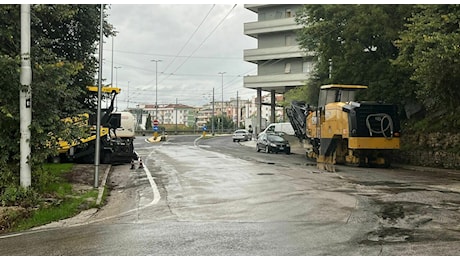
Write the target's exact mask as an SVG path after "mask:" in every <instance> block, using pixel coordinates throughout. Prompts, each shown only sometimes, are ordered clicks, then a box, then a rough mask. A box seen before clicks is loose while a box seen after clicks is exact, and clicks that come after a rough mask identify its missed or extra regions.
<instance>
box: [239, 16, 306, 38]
mask: <svg viewBox="0 0 460 260" xmlns="http://www.w3.org/2000/svg"><path fill="white" fill-rule="evenodd" d="M300 28H302V25H299V24H297V23H296V21H295V18H294V17H288V18H282V19H275V20H267V21H260V22H249V23H245V24H244V34H245V35H248V36H251V37H254V38H257V37H258V35H259V34H262V33H273V32H283V31H292V30H297V29H300Z"/></svg>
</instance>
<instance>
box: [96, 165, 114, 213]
mask: <svg viewBox="0 0 460 260" xmlns="http://www.w3.org/2000/svg"><path fill="white" fill-rule="evenodd" d="M111 169H112V165H109V167H107V169H106V170H105V173H104V178H103V179H102V183H101V185H99V188H98V189H99V194H98V195H97V200H96V205H98V206H99V205H100V204H101V201H102V195H103V194H104V189H105V184H106V182H107V177H108V176H109V172H110V170H111Z"/></svg>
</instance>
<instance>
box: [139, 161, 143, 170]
mask: <svg viewBox="0 0 460 260" xmlns="http://www.w3.org/2000/svg"><path fill="white" fill-rule="evenodd" d="M139 169H144V165H143V164H142V159H141V158H139Z"/></svg>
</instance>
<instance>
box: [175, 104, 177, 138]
mask: <svg viewBox="0 0 460 260" xmlns="http://www.w3.org/2000/svg"><path fill="white" fill-rule="evenodd" d="M175 110H176V133H175V134H176V135H177V98H176V107H175Z"/></svg>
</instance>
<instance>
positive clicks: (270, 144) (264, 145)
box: [256, 133, 291, 154]
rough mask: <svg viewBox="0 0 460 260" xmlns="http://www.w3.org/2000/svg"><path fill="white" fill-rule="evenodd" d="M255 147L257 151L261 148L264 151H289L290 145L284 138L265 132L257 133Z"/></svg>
mask: <svg viewBox="0 0 460 260" xmlns="http://www.w3.org/2000/svg"><path fill="white" fill-rule="evenodd" d="M256 149H257V152H258V151H260V150H262V151H265V152H266V153H280V152H281V153H286V154H290V153H291V146H290V145H289V142H288V141H287V140H286V139H284V138H283V137H282V136H279V135H275V134H267V133H262V134H261V135H259V137H258V138H257V144H256Z"/></svg>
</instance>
